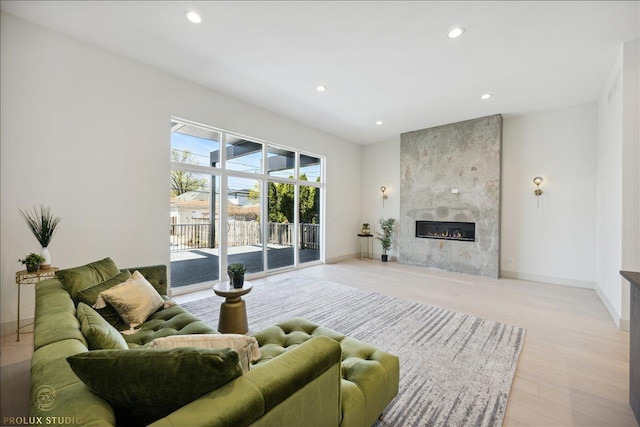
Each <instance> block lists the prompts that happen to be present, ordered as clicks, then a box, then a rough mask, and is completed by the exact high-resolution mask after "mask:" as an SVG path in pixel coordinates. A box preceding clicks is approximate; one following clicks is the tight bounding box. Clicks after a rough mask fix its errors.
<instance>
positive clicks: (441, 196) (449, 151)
mask: <svg viewBox="0 0 640 427" xmlns="http://www.w3.org/2000/svg"><path fill="white" fill-rule="evenodd" d="M400 147H401V148H400V171H401V172H400V174H401V176H400V221H399V222H400V224H399V225H400V226H399V227H398V232H399V233H398V246H399V256H398V261H399V262H400V263H402V264H409V265H419V266H424V267H432V268H437V269H441V270H447V271H453V272H459V273H469V274H476V275H481V276H487V277H495V278H497V277H498V276H499V272H500V187H501V182H500V178H501V149H502V116H500V115H494V116H488V117H483V118H479V119H473V120H467V121H464V122H460V123H454V124H450V125H445V126H438V127H435V128H430V129H423V130H418V131H413V132H408V133H404V134H402V135H401V139H400ZM416 221H453V222H472V223H475V241H457V240H445V239H424V238H419V237H416Z"/></svg>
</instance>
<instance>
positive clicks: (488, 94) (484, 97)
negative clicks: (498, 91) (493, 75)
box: [480, 93, 493, 101]
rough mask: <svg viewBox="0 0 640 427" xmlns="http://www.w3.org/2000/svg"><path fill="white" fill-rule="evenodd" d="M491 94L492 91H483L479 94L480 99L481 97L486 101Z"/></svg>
mask: <svg viewBox="0 0 640 427" xmlns="http://www.w3.org/2000/svg"><path fill="white" fill-rule="evenodd" d="M492 96H493V94H492V93H483V94H482V95H481V96H480V99H482V100H483V101H486V100H487V99H489V98H491V97H492Z"/></svg>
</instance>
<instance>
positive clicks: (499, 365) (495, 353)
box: [183, 277, 525, 426]
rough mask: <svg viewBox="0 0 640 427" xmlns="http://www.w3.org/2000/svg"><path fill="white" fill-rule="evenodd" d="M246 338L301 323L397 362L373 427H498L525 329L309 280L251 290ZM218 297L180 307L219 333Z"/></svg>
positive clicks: (247, 300) (505, 404)
mask: <svg viewBox="0 0 640 427" xmlns="http://www.w3.org/2000/svg"><path fill="white" fill-rule="evenodd" d="M244 299H245V301H246V304H247V314H248V320H249V327H250V328H251V331H250V333H251V332H257V331H259V330H261V329H263V328H266V327H267V326H270V325H273V324H275V323H278V322H281V321H284V320H287V319H290V318H291V317H304V318H306V319H308V320H310V321H312V322H315V323H318V324H320V325H322V326H326V327H328V328H331V329H334V330H336V331H339V332H341V333H343V334H345V335H349V336H351V337H353V338H357V339H359V340H362V341H365V342H368V343H370V344H372V345H375V346H377V347H379V348H381V349H383V350H386V351H388V352H390V353H393V354H396V355H398V356H399V357H400V391H399V393H398V396H397V397H396V399H395V400H394V401H393V402H392V403H391V404H390V405H389V407H388V408H387V410H386V411H385V414H384V418H383V420H382V421H379V422H377V423H376V425H377V426H500V425H502V420H503V418H504V414H505V411H506V406H507V399H508V397H509V391H510V389H511V384H512V382H513V377H514V374H515V370H516V366H517V364H518V357H519V355H520V351H521V349H522V345H523V342H524V335H525V330H524V329H521V328H516V327H513V326H509V325H505V324H502V323H498V322H493V321H489V320H485V319H479V318H476V317H473V316H469V315H465V314H461V313H456V312H452V311H447V310H443V309H439V308H434V307H429V306H427V305H423V304H418V303H414V302H409V301H404V300H401V299H398V298H394V297H390V296H385V295H380V294H377V293H373V292H368V291H364V290H361V289H356V288H352V287H349V286H344V285H339V284H336V283H332V282H328V281H322V280H317V279H315V278H312V277H302V278H300V277H297V278H295V279H293V278H289V279H283V280H282V281H280V282H272V283H267V284H260V285H256V286H254V288H253V289H252V291H251V292H250V293H249V294H247V295H246V296H245V297H244ZM221 302H222V298H219V297H215V296H214V297H211V298H207V299H204V300H199V301H194V302H190V303H186V304H184V305H183V306H184V307H185V308H186V309H187V310H189V311H190V312H192V313H193V314H194V315H196V316H198V317H199V318H201V319H203V320H205V321H207V322H209V323H210V324H211V325H213V326H214V328H217V324H218V314H219V307H220V303H221Z"/></svg>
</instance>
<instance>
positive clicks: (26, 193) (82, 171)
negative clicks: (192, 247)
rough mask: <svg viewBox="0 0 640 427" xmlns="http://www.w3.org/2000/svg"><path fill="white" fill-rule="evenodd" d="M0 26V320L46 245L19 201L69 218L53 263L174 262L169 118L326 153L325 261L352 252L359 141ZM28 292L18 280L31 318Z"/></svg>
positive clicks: (93, 51) (24, 28)
mask: <svg viewBox="0 0 640 427" xmlns="http://www.w3.org/2000/svg"><path fill="white" fill-rule="evenodd" d="M0 35H1V37H0V39H1V49H0V50H1V55H2V56H1V61H0V62H1V64H2V76H1V77H2V80H1V87H0V90H1V93H2V99H1V118H0V121H1V123H2V127H1V134H0V141H1V154H0V157H1V178H2V182H1V189H2V193H1V214H2V215H1V219H0V232H1V246H0V247H1V250H2V260H1V266H2V268H1V273H0V274H1V277H0V279H1V280H2V284H3V286H2V287H1V292H2V293H1V296H2V298H1V300H2V303H1V309H2V316H1V321H2V323H3V324H6V323H7V322H13V321H15V319H16V298H17V291H16V286H12V285H11V284H12V283H13V282H14V273H15V271H16V270H18V269H20V267H21V266H20V265H19V264H18V263H17V262H16V260H17V259H18V258H20V257H22V256H23V255H25V254H26V253H28V252H31V251H35V252H38V251H39V246H38V243H37V241H36V240H35V238H34V237H33V236H32V235H31V234H30V232H29V230H28V229H27V226H26V224H25V223H24V220H23V219H22V218H21V217H20V216H19V214H18V210H19V209H24V208H28V207H32V206H35V205H39V204H45V205H49V206H50V207H51V208H52V211H53V213H54V214H55V215H59V216H61V217H62V218H63V221H62V223H61V226H60V229H59V231H58V233H57V235H56V236H55V237H54V239H53V241H52V244H51V246H50V248H49V249H50V252H51V254H52V259H53V264H54V265H56V266H59V267H71V266H75V265H80V264H84V263H86V262H90V261H93V260H96V259H100V258H102V257H106V256H110V257H112V258H113V259H114V261H115V262H116V264H118V265H119V266H123V267H125V266H135V265H145V264H155V263H158V264H168V263H169V252H168V242H169V228H168V227H167V225H168V224H169V203H168V197H167V195H168V192H167V190H168V188H169V170H170V164H169V145H170V136H169V127H170V118H171V116H172V115H175V116H178V117H182V118H186V119H189V120H193V121H196V122H200V123H204V124H209V125H212V126H216V127H220V128H223V129H226V130H229V131H234V132H240V133H242V134H245V135H249V136H253V137H256V138H261V139H263V140H267V141H270V142H274V143H278V144H282V145H285V146H289V147H293V148H297V149H301V150H306V151H309V152H312V153H316V154H319V155H323V156H326V158H327V195H328V196H327V203H326V208H327V212H329V215H328V219H327V222H326V236H327V241H326V258H327V259H328V260H331V259H339V258H343V257H348V256H353V255H354V254H355V252H356V241H355V239H354V230H357V229H358V227H359V223H360V208H359V206H358V200H357V198H354V197H353V194H357V192H358V191H359V190H360V188H361V187H360V177H361V171H360V164H361V163H360V162H361V147H360V146H359V145H356V144H353V143H350V142H347V141H344V140H341V139H339V138H337V137H335V136H331V135H328V134H326V133H323V132H321V131H318V130H315V129H311V128H309V127H306V126H303V125H301V124H299V123H296V122H294V121H291V120H288V119H285V118H283V117H281V116H278V115H276V114H273V113H270V112H268V111H265V110H262V109H259V108H256V107H254V106H251V105H249V104H246V103H243V102H240V101H238V100H234V99H232V98H229V97H226V96H224V95H222V94H220V93H217V92H215V91H212V90H208V89H206V88H204V87H201V86H198V85H196V84H193V83H190V82H188V81H185V80H183V79H180V78H177V77H175V76H172V75H169V74H166V73H163V72H160V71H158V70H155V69H152V68H150V67H147V66H144V65H142V64H140V63H137V62H135V61H132V60H129V59H126V58H124V57H121V56H118V55H115V54H112V53H110V52H108V51H105V50H103V49H100V48H97V47H94V46H91V45H89V44H86V43H83V42H80V41H77V40H74V39H72V38H69V37H66V36H63V35H61V34H58V33H56V32H53V31H51V30H49V29H46V28H44V27H40V26H37V25H34V24H31V23H28V22H26V21H23V20H20V19H18V18H16V17H14V16H12V15H9V14H5V13H2V18H1V33H0ZM33 295H34V293H33V287H32V286H28V287H23V302H24V304H23V317H24V318H29V317H31V316H32V315H33ZM5 326H6V325H5ZM5 329H6V328H5Z"/></svg>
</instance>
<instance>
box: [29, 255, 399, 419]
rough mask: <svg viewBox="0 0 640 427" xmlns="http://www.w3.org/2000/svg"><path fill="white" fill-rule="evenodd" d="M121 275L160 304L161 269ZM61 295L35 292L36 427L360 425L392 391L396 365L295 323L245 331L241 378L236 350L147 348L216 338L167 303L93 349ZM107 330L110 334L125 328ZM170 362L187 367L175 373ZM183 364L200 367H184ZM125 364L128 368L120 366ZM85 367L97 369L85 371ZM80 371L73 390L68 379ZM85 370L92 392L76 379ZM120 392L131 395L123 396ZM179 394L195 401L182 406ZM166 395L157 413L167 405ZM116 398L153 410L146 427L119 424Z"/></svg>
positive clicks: (72, 305) (369, 349)
mask: <svg viewBox="0 0 640 427" xmlns="http://www.w3.org/2000/svg"><path fill="white" fill-rule="evenodd" d="M128 270H129V271H130V272H134V270H137V271H139V272H140V273H142V275H143V276H144V277H145V278H146V279H147V281H148V282H149V283H150V284H151V285H152V286H153V287H154V288H155V290H157V292H158V293H159V294H160V295H162V296H163V298H164V300H165V301H167V300H168V298H167V297H166V294H167V281H166V267H165V266H163V265H160V266H150V267H141V268H135V269H128ZM123 271H124V270H123ZM127 274H128V272H127ZM63 279H64V278H63ZM76 290H77V289H76ZM71 293H76V291H75V290H74V291H73V292H71ZM71 293H70V291H69V290H68V287H67V286H66V285H65V286H63V283H62V282H61V280H60V279H58V278H56V279H49V280H45V281H42V282H40V283H38V284H37V285H36V312H35V332H34V333H35V336H34V354H33V358H32V362H31V396H32V399H31V409H30V416H32V417H39V418H34V419H38V420H42V422H43V423H44V424H48V425H86V426H113V425H135V424H136V423H137V424H140V423H142V424H151V425H153V426H234V427H235V426H248V425H252V426H292V425H309V426H344V427H350V426H363V427H364V426H370V425H371V424H372V423H374V422H375V421H376V419H377V418H378V417H379V416H380V415H381V414H382V412H383V411H384V409H385V407H386V406H387V405H388V404H389V403H390V402H391V400H392V399H393V398H394V397H395V396H396V394H397V392H398V383H399V361H398V358H397V357H396V356H394V355H392V354H389V353H386V352H384V351H382V350H379V349H377V348H375V347H373V346H371V345H368V344H366V343H363V342H360V341H358V340H355V339H353V338H350V337H346V336H344V335H342V334H340V333H338V332H335V331H332V330H330V329H327V328H323V327H321V326H319V325H315V324H313V323H311V322H309V321H307V320H304V319H300V318H297V319H291V320H289V321H287V322H283V323H280V324H278V325H274V326H272V327H269V328H266V329H265V330H263V331H261V332H259V333H257V334H255V335H254V337H255V338H256V339H257V341H258V343H259V345H260V352H261V358H260V359H259V360H258V361H257V362H256V363H255V364H253V365H252V366H251V370H249V371H248V372H244V373H242V371H241V370H240V368H239V364H238V353H237V352H236V351H235V350H230V349H195V348H182V349H174V350H162V349H155V348H149V344H150V343H151V342H152V341H153V340H155V339H156V338H160V337H167V336H171V335H189V334H216V333H217V332H216V331H215V330H214V329H213V328H212V327H211V326H210V325H209V324H207V323H205V322H203V321H201V320H199V319H198V318H196V317H195V316H193V315H192V314H190V313H189V312H187V311H186V310H184V309H183V308H182V307H180V306H178V305H173V306H170V304H165V306H164V307H163V308H160V309H159V310H158V311H156V312H154V313H153V314H151V315H150V317H148V318H147V319H146V321H144V323H142V325H140V326H139V328H138V329H137V332H135V333H133V334H129V335H127V334H126V333H125V334H120V332H117V330H116V335H117V336H116V337H111V338H113V339H115V341H116V342H125V343H126V344H122V348H123V349H118V348H119V347H117V346H116V347H112V348H111V349H104V348H97V347H96V341H95V337H94V336H92V335H91V336H90V335H88V334H87V333H86V330H87V329H86V328H87V319H86V314H85V313H84V311H85V310H88V311H91V310H89V309H87V308H86V307H84V306H82V305H81V304H79V303H78V302H77V300H74V299H75V297H74V298H72V297H71ZM101 314H102V315H103V316H106V317H108V316H107V315H105V314H104V312H102V313H101ZM90 316H91V315H89V317H90ZM98 317H100V316H98ZM79 318H80V319H81V320H79ZM111 320H113V319H111ZM116 326H117V329H118V330H120V331H124V330H125V329H126V328H127V326H126V325H122V324H119V325H116ZM83 331H85V333H83ZM120 335H121V336H120ZM122 339H124V341H121V340H122ZM90 349H91V350H90ZM138 359H139V360H138ZM167 360H168V363H169V365H165V363H166V361H167ZM176 360H180V361H181V362H180V363H183V362H184V363H186V365H185V364H181V365H177V366H174V365H173V363H174V361H176ZM193 360H197V362H196V363H200V365H198V364H196V365H193V364H191V362H192V361H193ZM132 361H133V362H135V364H134V365H131V364H128V365H127V363H131V362H132ZM203 361H204V362H203ZM95 362H98V363H99V365H97V366H103V367H104V369H102V368H100V369H96V368H95V366H96V365H94V364H93V363H95ZM121 362H123V363H124V364H121ZM72 363H73V365H74V366H73V368H72V366H71V364H72ZM83 363H88V365H86V366H84V367H83ZM105 363H106V365H105ZM132 366H133V368H132ZM194 366H195V367H194ZM82 369H84V370H85V372H84V373H82V374H81V375H82V378H83V379H84V380H85V381H84V382H83V380H81V379H80V378H79V376H78V375H77V373H78V372H81V371H82ZM92 369H93V371H94V372H90V371H91V370H92ZM203 369H204V370H206V372H207V375H206V376H205V375H203V374H202V372H203ZM87 370H89V376H93V377H94V378H93V381H94V383H91V382H87V381H86V378H84V375H85V374H86V373H87ZM154 370H155V371H154ZM156 371H158V372H156ZM209 372H212V373H209ZM218 374H220V375H218ZM203 377H204V378H203ZM213 377H215V380H216V381H218V383H216V384H215V385H210V384H205V386H207V387H209V388H210V390H209V389H207V391H206V392H204V394H202V393H201V392H198V387H200V386H202V384H203V383H207V382H209V381H210V380H209V378H213ZM211 381H213V380H211ZM214 382H215V381H214ZM131 383H133V384H134V385H135V387H137V388H136V389H135V390H137V391H135V392H132V391H129V390H128V388H127V387H129V386H130V384H131ZM87 384H89V385H87ZM108 384H116V385H117V386H115V387H114V386H110V387H111V388H115V389H116V390H111V391H115V392H117V393H120V396H119V398H121V400H119V401H117V402H116V403H114V404H113V405H112V404H111V403H110V402H111V400H109V401H108V400H105V399H106V398H103V397H104V396H103V397H100V396H99V395H98V394H96V393H94V391H96V390H98V392H99V391H100V387H103V388H104V387H109V385H108ZM90 386H91V387H92V388H90ZM163 387H164V388H163ZM92 390H94V391H92ZM127 393H128V394H127ZM189 393H191V394H193V393H196V394H195V395H194V396H193V398H191V397H189V395H190V394H189ZM174 395H175V396H174ZM174 397H175V400H174V401H169V403H170V404H169V405H167V403H166V402H167V400H166V399H173V398H174ZM123 399H124V401H125V402H130V405H131V406H133V407H134V409H135V407H137V406H144V405H154V404H156V405H158V404H161V405H163V406H162V407H161V408H159V409H160V412H157V413H155V412H154V411H153V409H151V415H152V419H150V418H148V416H149V413H147V418H144V417H142V418H134V417H132V418H129V416H128V415H127V414H128V412H127V411H126V410H123V409H122V406H116V405H122V402H123ZM163 399H164V400H163ZM181 399H182V400H181ZM185 399H187V401H185ZM114 402H115V401H114ZM118 402H119V403H118ZM162 402H164V403H162ZM171 403H173V404H174V406H176V407H175V408H174V407H172V406H171ZM125 405H126V403H125ZM114 408H115V409H114ZM151 408H153V406H151ZM167 408H171V409H167ZM162 410H164V411H165V412H166V411H167V410H168V411H169V413H163V412H162ZM158 415H159V416H158ZM141 420H145V421H144V422H143V421H141ZM147 421H149V422H147Z"/></svg>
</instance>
